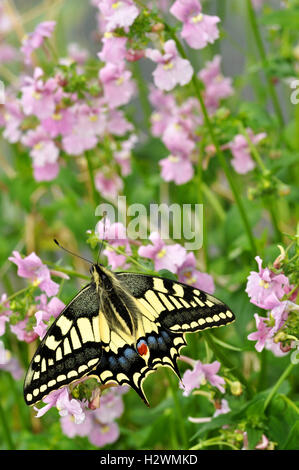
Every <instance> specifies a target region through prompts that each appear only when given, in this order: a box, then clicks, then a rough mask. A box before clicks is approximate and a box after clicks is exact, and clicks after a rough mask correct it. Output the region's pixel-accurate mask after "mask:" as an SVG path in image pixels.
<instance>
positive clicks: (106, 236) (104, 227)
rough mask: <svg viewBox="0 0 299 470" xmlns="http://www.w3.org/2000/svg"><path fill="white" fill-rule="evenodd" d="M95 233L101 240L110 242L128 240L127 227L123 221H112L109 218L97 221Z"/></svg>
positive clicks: (124, 241)
mask: <svg viewBox="0 0 299 470" xmlns="http://www.w3.org/2000/svg"><path fill="white" fill-rule="evenodd" d="M95 234H96V236H97V237H98V238H99V240H107V241H109V244H114V243H122V244H123V243H126V242H127V235H126V227H125V226H124V225H123V224H122V223H121V222H115V223H111V222H110V220H109V219H108V218H106V219H105V221H103V220H100V221H99V222H98V223H97V225H96V227H95Z"/></svg>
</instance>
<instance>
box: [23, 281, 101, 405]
mask: <svg viewBox="0 0 299 470" xmlns="http://www.w3.org/2000/svg"><path fill="white" fill-rule="evenodd" d="M98 315H99V297H98V294H97V292H96V289H95V286H94V285H93V284H92V283H91V284H88V285H87V286H86V287H84V288H83V289H82V290H81V291H80V292H79V293H78V294H77V295H76V297H74V299H73V300H72V301H71V302H70V303H69V304H68V305H67V306H66V307H65V309H64V310H63V311H62V312H61V313H60V315H59V316H58V317H57V319H56V321H55V322H54V323H53V324H52V325H51V327H50V328H49V330H48V332H47V334H46V335H45V337H44V338H43V340H42V342H41V343H40V345H39V347H38V348H37V351H36V353H35V354H34V356H33V358H32V360H31V363H30V365H29V369H28V372H27V374H26V377H25V382H24V398H25V401H26V403H27V404H28V405H32V404H34V403H36V402H38V401H39V400H41V399H42V398H43V397H44V396H45V395H48V394H49V393H50V392H51V391H53V390H57V389H59V388H61V387H63V386H65V385H69V384H70V383H72V382H74V381H76V380H78V379H80V378H81V377H84V376H85V375H87V374H88V372H89V371H90V370H92V369H93V368H94V367H95V366H96V365H97V364H98V362H99V361H100V359H101V349H102V348H101V341H100V336H99V327H98Z"/></svg>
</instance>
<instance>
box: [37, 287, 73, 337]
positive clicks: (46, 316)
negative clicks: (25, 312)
mask: <svg viewBox="0 0 299 470" xmlns="http://www.w3.org/2000/svg"><path fill="white" fill-rule="evenodd" d="M37 299H40V305H39V310H38V311H37V312H36V313H35V318H36V326H35V327H34V328H33V330H34V332H35V333H36V334H37V335H38V336H39V337H40V339H42V338H43V337H44V336H45V333H46V331H47V328H48V325H46V323H45V322H48V321H49V320H50V318H51V317H54V318H56V317H58V315H59V314H60V313H61V312H62V310H63V308H64V307H65V305H64V303H63V302H61V300H59V299H58V298H57V297H52V299H51V300H50V301H49V302H48V303H47V298H46V296H45V295H41V296H40V297H38V298H37Z"/></svg>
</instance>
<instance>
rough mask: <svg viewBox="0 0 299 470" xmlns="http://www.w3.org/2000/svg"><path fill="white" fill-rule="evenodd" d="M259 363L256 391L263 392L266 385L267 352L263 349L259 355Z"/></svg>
mask: <svg viewBox="0 0 299 470" xmlns="http://www.w3.org/2000/svg"><path fill="white" fill-rule="evenodd" d="M260 359H261V360H260V363H261V369H260V371H259V377H258V384H257V388H258V390H263V389H265V388H266V383H267V369H268V360H267V359H268V358H267V350H266V349H264V350H263V351H262V352H261V355H260Z"/></svg>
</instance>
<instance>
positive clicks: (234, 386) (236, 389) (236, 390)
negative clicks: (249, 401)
mask: <svg viewBox="0 0 299 470" xmlns="http://www.w3.org/2000/svg"><path fill="white" fill-rule="evenodd" d="M229 386H230V391H231V393H232V395H235V396H236V397H238V396H239V395H241V394H242V392H243V388H242V384H241V382H239V381H238V380H235V381H234V382H230V384H229Z"/></svg>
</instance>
